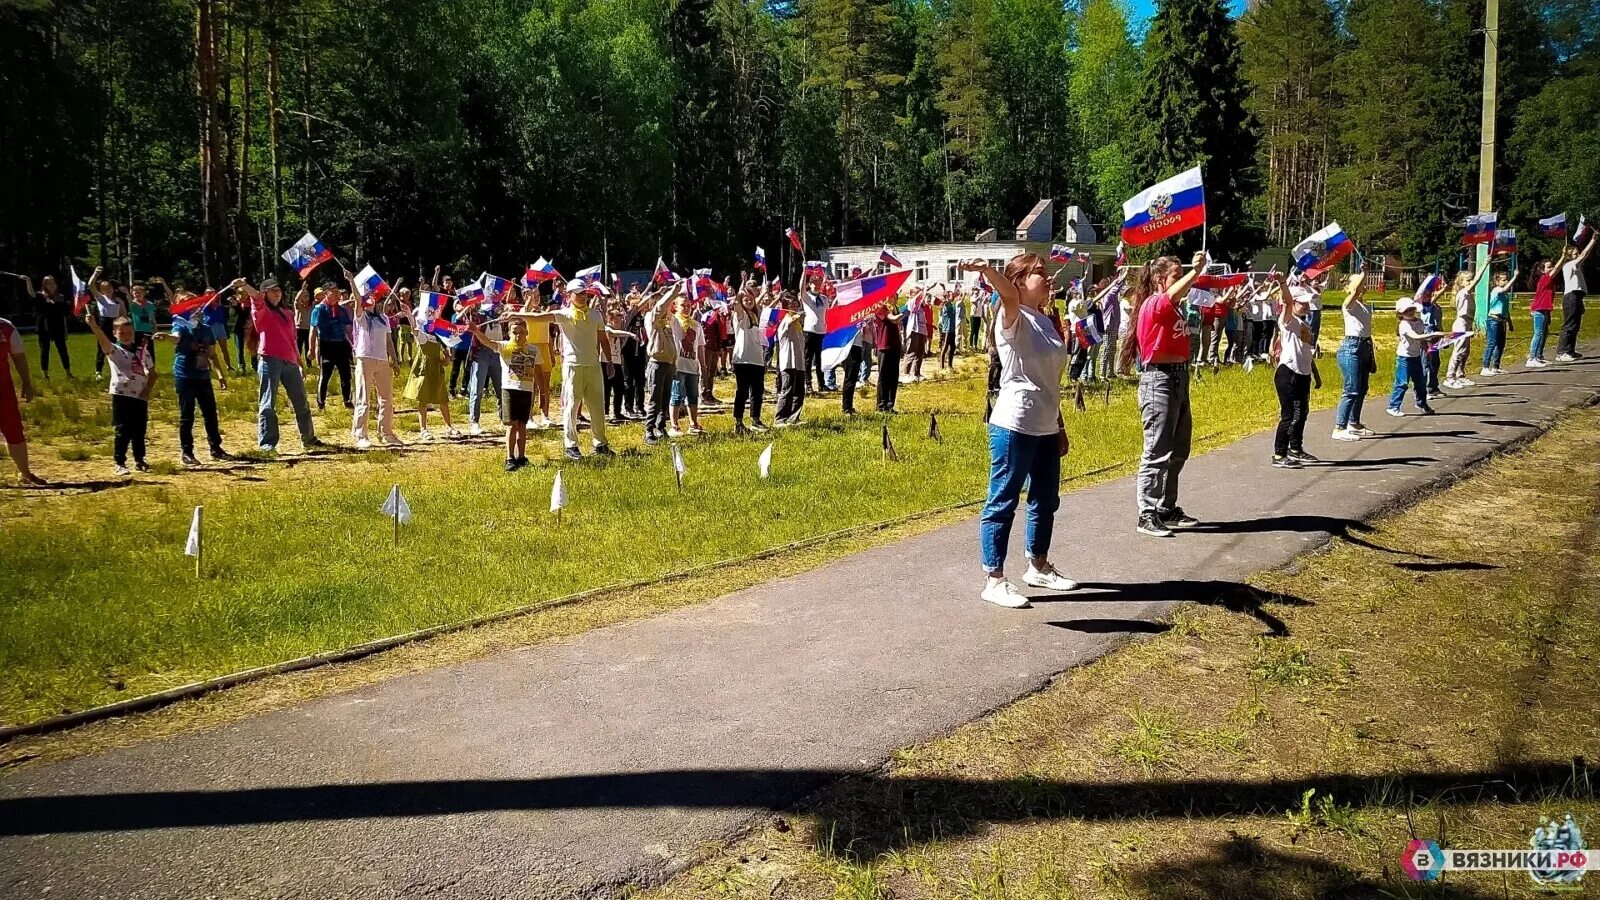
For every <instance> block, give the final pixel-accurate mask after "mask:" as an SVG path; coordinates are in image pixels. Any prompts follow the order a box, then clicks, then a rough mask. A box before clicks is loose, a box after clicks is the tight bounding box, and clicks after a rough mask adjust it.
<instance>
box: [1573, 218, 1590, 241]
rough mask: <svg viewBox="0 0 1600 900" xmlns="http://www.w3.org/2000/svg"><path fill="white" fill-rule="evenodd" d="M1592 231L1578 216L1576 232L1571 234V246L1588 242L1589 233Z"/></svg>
mask: <svg viewBox="0 0 1600 900" xmlns="http://www.w3.org/2000/svg"><path fill="white" fill-rule="evenodd" d="M1592 230H1593V229H1591V228H1590V227H1589V223H1588V222H1586V221H1584V218H1583V216H1579V217H1578V230H1577V231H1574V232H1573V233H1572V243H1573V245H1574V246H1576V245H1578V244H1582V243H1585V242H1587V241H1588V240H1589V233H1590V232H1591V231H1592Z"/></svg>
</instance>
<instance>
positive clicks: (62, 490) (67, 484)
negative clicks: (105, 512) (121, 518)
mask: <svg viewBox="0 0 1600 900" xmlns="http://www.w3.org/2000/svg"><path fill="white" fill-rule="evenodd" d="M171 483H172V482H170V481H163V480H162V479H159V478H117V479H105V480H97V479H91V480H89V481H47V482H45V483H44V484H20V483H19V484H15V485H8V486H7V487H8V488H9V489H10V490H13V491H18V492H23V493H28V494H40V495H43V494H53V495H56V496H66V495H68V494H98V493H100V492H102V491H114V490H117V489H118V488H131V487H142V486H145V485H152V484H171Z"/></svg>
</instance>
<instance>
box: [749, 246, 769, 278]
mask: <svg viewBox="0 0 1600 900" xmlns="http://www.w3.org/2000/svg"><path fill="white" fill-rule="evenodd" d="M750 266H751V268H755V269H760V270H761V271H763V272H765V271H766V270H767V251H765V250H763V249H761V248H760V247H757V248H756V258H755V261H754V262H752V263H751V264H750Z"/></svg>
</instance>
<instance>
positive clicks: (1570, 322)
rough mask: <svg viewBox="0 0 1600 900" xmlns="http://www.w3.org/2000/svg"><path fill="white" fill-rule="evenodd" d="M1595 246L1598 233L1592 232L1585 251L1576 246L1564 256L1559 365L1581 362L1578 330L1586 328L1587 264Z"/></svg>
mask: <svg viewBox="0 0 1600 900" xmlns="http://www.w3.org/2000/svg"><path fill="white" fill-rule="evenodd" d="M1579 230H1580V231H1581V230H1582V229H1579ZM1594 244H1595V232H1594V229H1593V228H1591V229H1589V239H1588V240H1587V241H1585V242H1584V244H1583V249H1582V250H1579V249H1578V247H1577V245H1576V244H1573V245H1571V246H1569V247H1567V248H1566V249H1565V250H1564V251H1562V254H1561V292H1562V293H1561V337H1559V338H1557V339H1556V362H1572V361H1573V360H1575V359H1579V358H1581V354H1579V353H1578V328H1579V327H1580V326H1581V325H1582V324H1583V295H1584V294H1585V293H1586V292H1587V291H1588V289H1589V286H1588V285H1587V284H1585V283H1584V280H1583V264H1584V263H1585V262H1587V261H1588V259H1589V253H1590V252H1591V251H1593V250H1594Z"/></svg>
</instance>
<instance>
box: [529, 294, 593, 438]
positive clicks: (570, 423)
mask: <svg viewBox="0 0 1600 900" xmlns="http://www.w3.org/2000/svg"><path fill="white" fill-rule="evenodd" d="M589 290H590V289H589V288H586V287H576V288H574V287H571V286H569V288H568V289H567V291H566V293H567V297H568V300H569V302H570V305H569V306H566V307H563V308H561V309H551V310H546V311H544V312H517V313H512V314H511V315H512V316H513V317H515V318H519V319H525V320H527V322H528V324H529V325H530V326H531V327H532V329H533V330H535V331H537V330H539V329H540V328H541V327H543V326H545V325H548V324H551V323H554V324H555V325H556V326H557V327H559V328H560V329H561V349H562V360H561V424H562V432H563V433H562V440H563V443H565V444H566V455H567V458H568V459H580V458H582V456H583V454H582V453H580V452H579V451H578V407H579V405H580V404H581V405H582V406H584V407H585V408H587V409H588V410H589V411H590V416H589V423H590V425H589V427H590V428H592V429H593V437H594V452H595V453H597V454H599V455H601V456H615V455H616V454H615V453H614V452H613V451H612V450H611V447H610V445H608V444H607V443H606V417H605V400H604V398H605V373H604V371H603V370H602V369H601V368H600V341H601V339H602V332H603V331H604V330H605V328H604V326H605V315H604V314H603V313H602V312H600V311H599V310H591V309H590V308H589Z"/></svg>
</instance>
